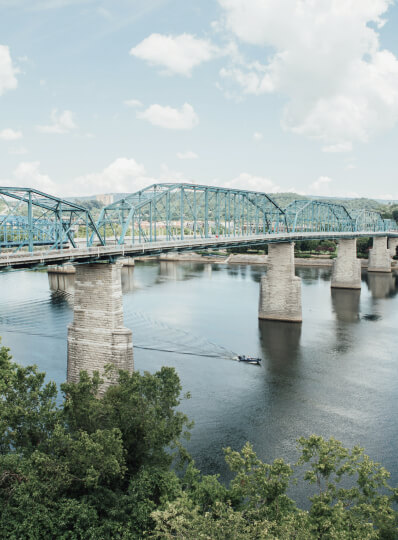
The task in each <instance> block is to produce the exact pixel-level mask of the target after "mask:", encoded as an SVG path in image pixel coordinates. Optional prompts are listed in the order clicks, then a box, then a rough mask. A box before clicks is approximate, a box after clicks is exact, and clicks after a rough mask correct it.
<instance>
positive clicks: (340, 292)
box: [331, 288, 361, 323]
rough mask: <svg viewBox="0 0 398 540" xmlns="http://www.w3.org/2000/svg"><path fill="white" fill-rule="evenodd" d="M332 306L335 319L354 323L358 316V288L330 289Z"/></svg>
mask: <svg viewBox="0 0 398 540" xmlns="http://www.w3.org/2000/svg"><path fill="white" fill-rule="evenodd" d="M331 294H332V308H333V311H334V313H335V314H336V319H337V320H338V321H341V322H344V323H355V322H358V321H359V320H360V318H359V303H360V299H361V290H360V289H335V288H332V289H331Z"/></svg>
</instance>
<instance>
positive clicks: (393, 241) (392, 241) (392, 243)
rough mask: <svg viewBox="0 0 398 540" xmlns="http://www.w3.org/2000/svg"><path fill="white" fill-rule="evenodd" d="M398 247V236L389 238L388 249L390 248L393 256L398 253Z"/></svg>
mask: <svg viewBox="0 0 398 540" xmlns="http://www.w3.org/2000/svg"><path fill="white" fill-rule="evenodd" d="M397 248H398V238H389V239H388V249H389V250H390V254H391V257H395V255H397Z"/></svg>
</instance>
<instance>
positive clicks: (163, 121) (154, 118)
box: [137, 103, 199, 129]
mask: <svg viewBox="0 0 398 540" xmlns="http://www.w3.org/2000/svg"><path fill="white" fill-rule="evenodd" d="M137 118H140V119H142V120H147V121H148V122H150V123H151V124H152V125H154V126H160V127H163V128H167V129H192V128H193V127H195V126H196V125H197V124H198V123H199V117H198V115H197V114H196V112H195V111H194V108H193V107H192V105H190V104H189V103H184V105H183V106H182V107H181V108H180V109H173V107H169V106H165V107H164V106H162V105H158V104H154V105H151V106H150V107H148V108H147V109H145V111H143V112H140V113H137Z"/></svg>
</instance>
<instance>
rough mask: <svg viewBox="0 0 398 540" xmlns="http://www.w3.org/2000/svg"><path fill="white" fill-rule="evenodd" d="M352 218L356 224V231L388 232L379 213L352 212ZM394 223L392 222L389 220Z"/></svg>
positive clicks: (371, 211) (367, 211) (364, 210)
mask: <svg viewBox="0 0 398 540" xmlns="http://www.w3.org/2000/svg"><path fill="white" fill-rule="evenodd" d="M351 217H352V219H353V221H354V223H355V230H356V231H383V230H386V225H387V223H385V221H386V220H383V218H382V217H381V215H380V214H379V212H376V211H374V210H366V209H363V210H352V211H351ZM388 221H392V220H388Z"/></svg>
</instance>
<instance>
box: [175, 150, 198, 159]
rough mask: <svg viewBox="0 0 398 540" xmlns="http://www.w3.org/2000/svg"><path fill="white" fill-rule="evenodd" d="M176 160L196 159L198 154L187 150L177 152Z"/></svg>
mask: <svg viewBox="0 0 398 540" xmlns="http://www.w3.org/2000/svg"><path fill="white" fill-rule="evenodd" d="M177 157H178V159H198V157H199V156H198V154H195V152H192V151H191V150H188V151H187V152H177Z"/></svg>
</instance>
